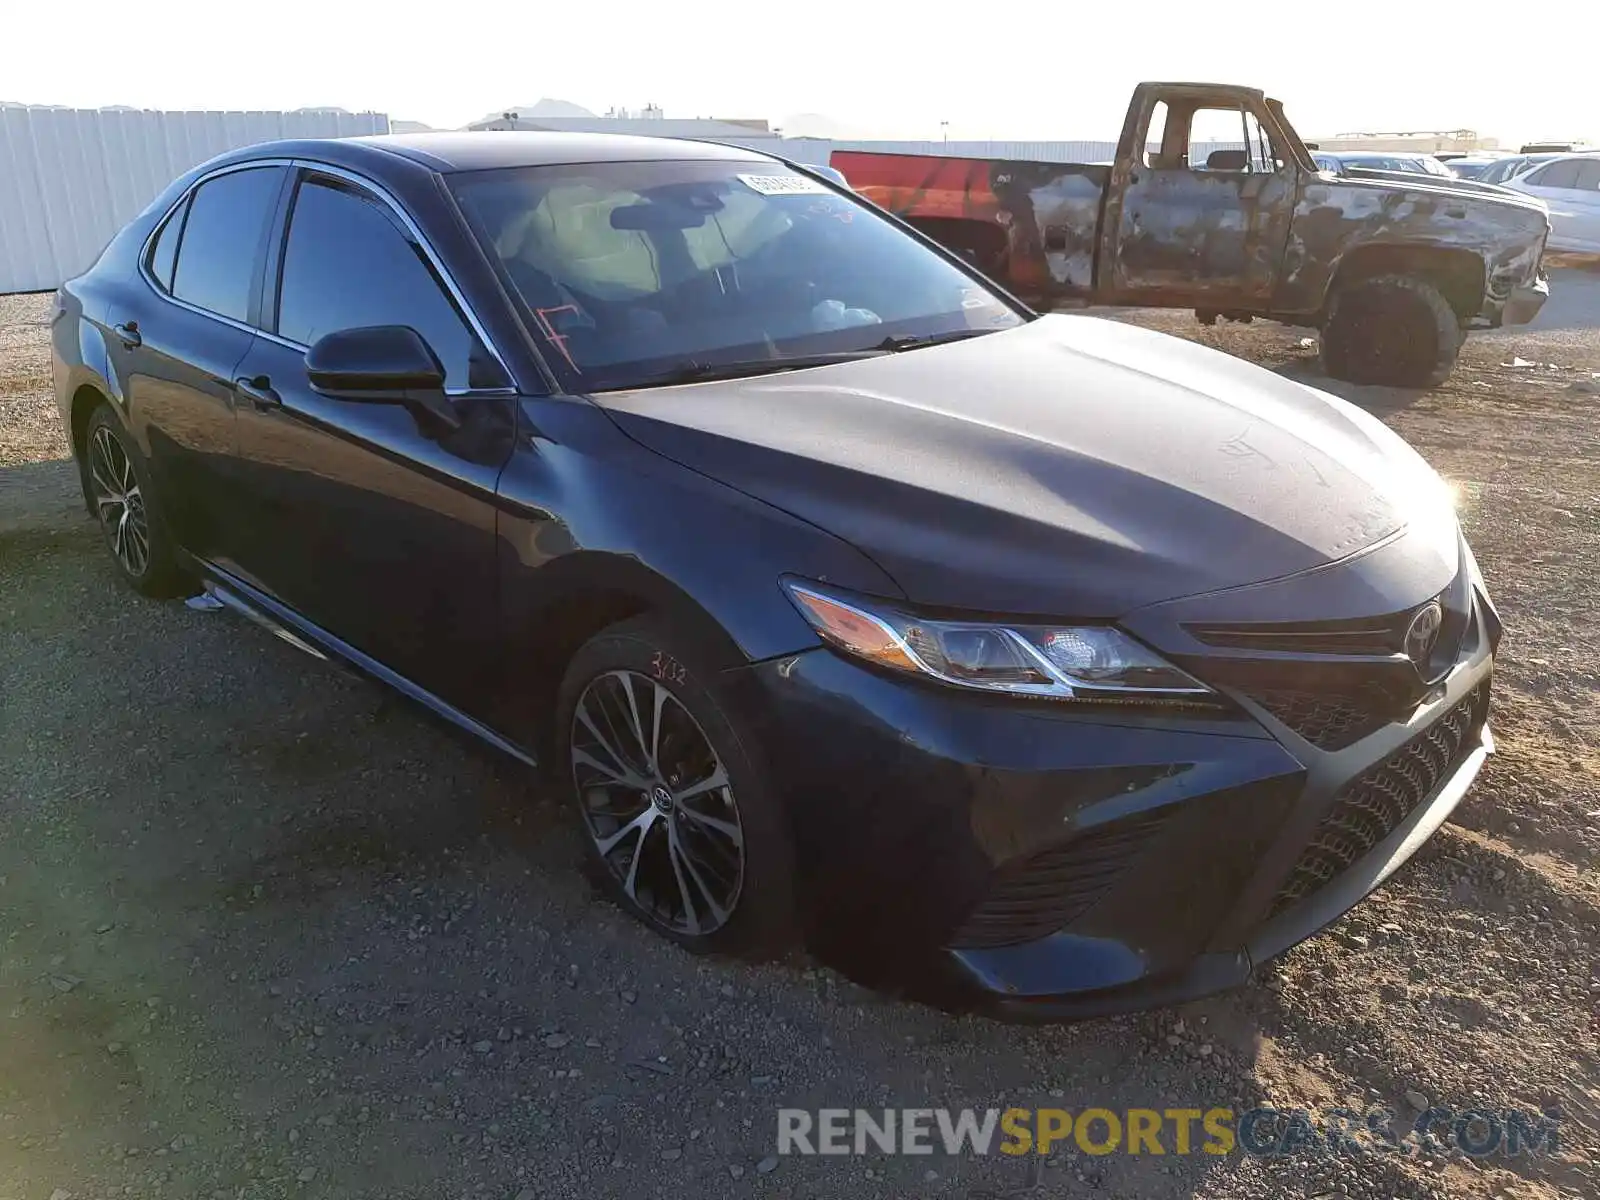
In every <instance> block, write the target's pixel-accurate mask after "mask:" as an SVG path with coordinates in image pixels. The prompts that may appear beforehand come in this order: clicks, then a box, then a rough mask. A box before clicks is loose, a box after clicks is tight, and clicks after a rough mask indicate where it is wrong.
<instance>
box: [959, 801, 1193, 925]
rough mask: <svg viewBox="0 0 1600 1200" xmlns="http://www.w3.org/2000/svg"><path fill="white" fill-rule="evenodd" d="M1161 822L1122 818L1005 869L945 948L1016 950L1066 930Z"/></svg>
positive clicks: (1154, 817) (1156, 817)
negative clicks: (1027, 943)
mask: <svg viewBox="0 0 1600 1200" xmlns="http://www.w3.org/2000/svg"><path fill="white" fill-rule="evenodd" d="M1165 820H1166V815H1165V814H1145V815H1140V816H1134V817H1126V818H1124V819H1122V820H1120V821H1114V822H1112V823H1111V824H1109V825H1104V826H1101V827H1100V828H1098V829H1092V830H1090V831H1088V832H1087V833H1083V834H1080V835H1079V836H1078V837H1076V838H1074V839H1073V840H1072V841H1069V842H1066V843H1064V844H1062V845H1060V846H1052V847H1051V848H1050V849H1048V850H1042V851H1040V852H1039V853H1038V854H1035V855H1032V856H1031V857H1029V858H1026V859H1024V860H1022V861H1021V862H1018V863H1013V864H1011V865H1009V866H1007V867H1006V868H1004V869H1003V870H1002V871H1000V872H999V873H998V874H997V875H996V877H995V880H994V883H993V885H992V887H991V888H990V891H989V894H988V896H986V897H985V898H984V899H983V901H982V902H981V903H980V904H979V905H978V906H977V907H976V908H974V909H973V910H972V912H971V913H969V914H968V915H967V919H966V920H965V921H964V922H963V923H962V925H961V928H960V929H958V930H957V931H956V934H955V936H954V937H953V938H952V939H951V941H950V944H951V945H952V946H958V947H968V948H974V949H976V948H980V947H994V946H1015V945H1020V944H1022V943H1023V942H1032V941H1036V940H1038V939H1039V938H1042V937H1048V936H1049V935H1050V934H1052V933H1054V932H1056V930H1058V929H1062V928H1065V927H1066V926H1067V925H1070V924H1071V923H1072V922H1073V921H1075V920H1077V919H1078V918H1079V917H1081V916H1082V915H1083V914H1084V913H1086V912H1088V911H1089V909H1090V908H1091V907H1093V906H1094V904H1095V902H1096V901H1098V900H1099V899H1100V898H1101V897H1102V896H1103V895H1105V893H1106V892H1107V891H1108V890H1109V889H1110V888H1111V886H1112V884H1114V883H1115V882H1116V881H1117V880H1118V878H1120V877H1121V875H1122V873H1123V871H1124V870H1126V869H1127V867H1128V866H1129V865H1130V864H1131V863H1132V861H1133V859H1134V857H1135V856H1136V855H1137V854H1138V853H1139V851H1140V850H1141V849H1143V847H1144V846H1145V844H1146V843H1148V842H1149V840H1150V839H1151V838H1152V837H1153V836H1154V835H1155V833H1156V831H1157V830H1159V829H1160V828H1161V826H1162V824H1163V823H1164V822H1165Z"/></svg>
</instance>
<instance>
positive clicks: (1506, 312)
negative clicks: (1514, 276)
mask: <svg viewBox="0 0 1600 1200" xmlns="http://www.w3.org/2000/svg"><path fill="white" fill-rule="evenodd" d="M1548 299H1550V281H1549V280H1548V279H1545V278H1544V277H1543V276H1540V278H1539V279H1538V280H1536V281H1535V282H1533V283H1530V284H1527V285H1525V286H1523V287H1519V288H1513V289H1512V290H1511V298H1510V299H1508V300H1507V301H1506V303H1505V307H1504V308H1502V309H1501V310H1500V323H1501V324H1502V325H1526V324H1527V323H1528V322H1529V321H1531V320H1533V319H1534V318H1535V317H1536V316H1538V315H1539V310H1540V309H1542V308H1543V307H1544V302H1545V301H1546V300H1548Z"/></svg>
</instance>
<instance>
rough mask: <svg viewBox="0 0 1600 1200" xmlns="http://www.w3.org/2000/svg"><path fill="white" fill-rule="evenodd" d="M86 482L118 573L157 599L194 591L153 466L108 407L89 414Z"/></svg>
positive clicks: (86, 438)
mask: <svg viewBox="0 0 1600 1200" xmlns="http://www.w3.org/2000/svg"><path fill="white" fill-rule="evenodd" d="M84 445H85V450H84V467H83V476H84V485H85V491H86V492H87V494H88V497H89V507H90V510H91V511H92V512H93V513H94V516H95V519H96V520H97V521H99V523H100V529H101V532H102V533H104V534H105V538H106V545H107V546H109V547H110V548H111V557H112V560H113V561H114V562H115V563H116V564H117V571H118V573H119V574H121V576H122V577H123V579H125V580H126V581H127V582H128V583H129V584H130V585H131V586H132V587H133V588H134V589H135V590H136V591H139V592H141V593H143V594H144V595H146V596H150V597H153V598H155V599H158V600H164V599H169V598H171V597H173V596H181V595H186V594H187V593H188V592H189V590H190V589H189V586H188V580H186V579H185V578H184V575H183V572H182V571H181V570H179V568H178V565H177V561H176V559H175V557H174V555H173V545H172V539H171V537H170V536H169V535H168V533H167V528H166V525H165V523H164V522H163V521H162V520H161V508H160V505H159V504H158V503H157V501H156V496H155V493H154V491H153V490H152V488H151V485H150V470H149V467H148V466H146V464H145V461H144V458H143V456H141V455H140V453H139V448H138V447H137V446H135V445H134V443H133V439H132V438H130V437H129V436H128V433H127V431H126V430H125V429H124V428H123V427H122V423H121V422H120V421H118V420H117V418H116V415H115V414H114V413H113V412H112V411H111V408H110V406H109V405H105V404H102V405H100V407H99V408H97V409H95V410H94V412H93V413H92V414H91V415H90V417H89V424H88V427H87V429H86V430H85V434H84Z"/></svg>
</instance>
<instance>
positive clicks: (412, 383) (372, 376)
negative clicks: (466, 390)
mask: <svg viewBox="0 0 1600 1200" xmlns="http://www.w3.org/2000/svg"><path fill="white" fill-rule="evenodd" d="M306 374H307V376H309V377H310V379H311V386H312V387H314V388H316V389H317V391H319V392H326V393H328V394H329V395H335V396H340V397H342V398H346V399H351V400H360V399H369V398H370V399H373V400H379V399H385V398H393V399H398V398H399V396H398V393H400V392H406V391H415V390H421V389H425V388H439V389H443V387H444V368H443V367H442V366H440V365H439V358H438V356H437V355H436V354H434V352H433V350H432V349H431V348H429V346H428V343H427V342H425V341H423V340H422V335H421V334H419V333H418V332H417V331H416V330H415V329H411V328H409V327H408V326H405V325H371V326H367V327H365V328H362V329H340V330H337V331H336V332H334V333H330V334H327V335H326V336H324V337H320V338H318V339H317V343H316V345H314V346H312V347H311V349H309V350H307V351H306ZM347 393H354V394H352V395H347ZM374 393H376V394H374ZM385 394H387V395H385Z"/></svg>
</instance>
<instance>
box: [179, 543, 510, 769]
mask: <svg viewBox="0 0 1600 1200" xmlns="http://www.w3.org/2000/svg"><path fill="white" fill-rule="evenodd" d="M191 561H192V562H193V565H194V568H195V572H196V574H198V575H200V576H202V577H203V579H204V581H205V589H206V591H207V592H208V593H209V594H210V595H212V596H214V597H216V599H217V600H218V601H219V602H220V603H222V604H223V605H225V606H226V607H228V608H231V609H232V610H233V611H234V612H237V613H239V614H240V615H242V616H244V617H245V618H247V619H248V620H250V621H252V622H254V623H255V624H257V625H259V626H261V627H262V628H263V629H265V630H267V631H268V632H269V633H271V634H273V635H274V636H276V637H280V638H282V639H283V640H284V641H286V642H288V643H289V644H290V645H291V646H293V647H294V648H295V649H297V650H301V651H304V652H305V653H306V654H309V655H311V656H312V657H313V658H318V659H323V660H327V659H329V658H330V657H331V658H334V659H337V660H339V661H340V662H342V663H344V664H347V665H349V666H351V667H353V668H355V669H356V670H357V671H359V672H360V673H361V674H363V675H367V676H370V677H371V678H373V679H376V680H377V681H378V682H379V683H383V684H387V685H388V686H389V687H392V688H393V689H394V690H395V691H397V692H399V693H400V694H401V695H403V696H405V697H407V698H408V699H410V700H414V701H416V702H417V703H418V704H420V705H422V707H424V708H426V709H427V710H428V711H429V712H431V713H433V714H434V715H435V716H438V717H442V718H443V719H444V720H446V721H448V722H450V724H452V725H455V726H456V727H458V728H460V729H464V730H466V731H467V732H468V733H470V734H472V736H473V737H475V738H478V739H479V740H480V741H483V742H487V743H488V744H489V745H491V746H493V747H494V748H495V749H496V750H499V751H500V752H501V753H503V754H508V755H510V756H511V757H512V758H514V759H516V760H517V761H519V762H522V763H525V764H526V765H528V766H530V767H535V768H537V766H538V762H537V761H536V760H535V758H534V756H533V754H532V753H531V752H530V751H529V750H527V749H525V748H524V747H522V746H520V745H518V744H517V743H516V742H514V741H512V740H511V739H510V738H508V737H506V736H504V735H503V734H500V733H497V732H496V731H495V730H493V729H491V728H489V726H487V725H485V724H484V723H483V722H482V721H479V720H477V719H476V718H474V717H470V716H468V715H467V714H466V713H464V712H462V711H461V710H460V709H459V708H456V707H455V706H454V705H452V704H449V703H447V702H445V701H444V700H441V699H440V698H439V697H438V696H436V695H434V694H433V693H432V692H430V691H428V690H427V689H426V688H424V687H422V686H421V685H419V684H415V683H413V682H411V680H409V679H407V678H406V677H405V676H404V675H401V674H400V673H399V672H397V671H393V670H391V669H390V668H388V667H386V666H384V665H383V664H382V663H381V662H379V661H378V660H377V659H375V658H373V657H372V656H371V655H370V654H365V653H363V652H362V651H360V650H357V649H356V648H355V647H354V646H352V645H350V644H349V643H348V642H345V641H341V640H340V639H339V638H337V637H335V636H334V635H333V634H331V633H329V632H328V631H327V630H325V629H322V628H321V627H319V626H317V625H314V624H312V623H311V622H310V621H308V620H306V619H305V618H304V617H302V616H300V614H298V613H296V612H295V611H294V610H293V609H291V608H289V607H287V606H286V605H283V604H280V603H278V601H276V600H274V599H272V597H270V596H268V595H266V594H265V593H263V592H261V591H259V590H258V589H256V588H254V587H252V586H251V585H250V584H248V583H246V582H244V580H242V579H239V578H237V577H236V576H234V575H231V574H229V573H228V572H227V571H224V570H223V569H222V568H221V567H218V566H217V565H215V564H214V563H209V562H206V561H204V560H203V559H193V560H191Z"/></svg>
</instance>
